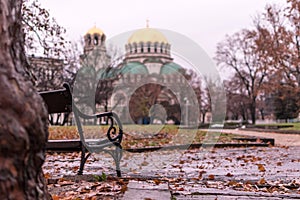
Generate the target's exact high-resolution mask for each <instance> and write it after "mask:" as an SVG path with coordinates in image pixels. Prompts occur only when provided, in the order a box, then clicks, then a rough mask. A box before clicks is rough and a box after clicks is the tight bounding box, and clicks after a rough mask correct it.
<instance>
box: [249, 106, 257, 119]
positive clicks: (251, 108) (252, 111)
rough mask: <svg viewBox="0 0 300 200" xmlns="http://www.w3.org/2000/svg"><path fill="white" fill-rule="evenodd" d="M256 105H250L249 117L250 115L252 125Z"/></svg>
mask: <svg viewBox="0 0 300 200" xmlns="http://www.w3.org/2000/svg"><path fill="white" fill-rule="evenodd" d="M255 104H256V103H252V104H251V105H250V115H251V120H252V124H255V123H256V106H255Z"/></svg>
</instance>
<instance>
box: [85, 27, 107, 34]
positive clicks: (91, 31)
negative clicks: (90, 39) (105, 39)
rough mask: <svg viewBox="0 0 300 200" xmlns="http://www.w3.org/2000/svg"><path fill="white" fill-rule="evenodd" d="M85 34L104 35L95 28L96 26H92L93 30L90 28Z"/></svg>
mask: <svg viewBox="0 0 300 200" xmlns="http://www.w3.org/2000/svg"><path fill="white" fill-rule="evenodd" d="M87 34H90V35H94V34H99V35H104V32H103V31H102V30H101V29H99V28H97V27H96V26H94V27H93V28H91V29H90V30H88V32H87V33H86V35H87Z"/></svg>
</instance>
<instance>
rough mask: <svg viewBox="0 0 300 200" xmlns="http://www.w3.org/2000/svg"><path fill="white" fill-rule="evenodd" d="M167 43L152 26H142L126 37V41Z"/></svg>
mask: <svg viewBox="0 0 300 200" xmlns="http://www.w3.org/2000/svg"><path fill="white" fill-rule="evenodd" d="M134 42H135V43H140V42H144V43H147V42H151V43H155V42H158V43H168V40H167V38H166V37H165V36H164V35H163V34H162V33H161V32H159V31H158V30H156V29H154V28H148V27H147V28H143V29H139V30H137V31H136V32H134V33H133V34H132V35H131V36H130V37H129V39H128V43H131V44H132V43H134Z"/></svg>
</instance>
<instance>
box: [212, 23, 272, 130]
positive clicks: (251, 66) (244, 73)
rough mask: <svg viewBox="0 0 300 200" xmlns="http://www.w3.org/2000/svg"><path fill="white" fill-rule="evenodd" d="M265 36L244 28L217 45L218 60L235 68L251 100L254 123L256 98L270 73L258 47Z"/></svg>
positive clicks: (235, 74) (253, 121) (220, 63)
mask: <svg viewBox="0 0 300 200" xmlns="http://www.w3.org/2000/svg"><path fill="white" fill-rule="evenodd" d="M263 39H264V38H263V36H262V35H261V34H259V33H257V32H256V31H255V30H246V29H244V30H242V31H240V32H238V33H236V34H234V35H232V36H227V37H226V39H225V41H223V42H221V43H219V44H218V46H217V52H216V57H215V59H216V61H217V63H218V65H219V66H221V67H226V68H231V69H233V70H234V76H236V77H238V79H239V83H240V84H241V87H243V90H244V91H245V95H247V97H248V98H249V100H250V104H249V106H250V108H249V109H250V114H251V120H252V123H253V124H255V121H256V100H257V96H258V95H259V94H260V92H262V88H263V83H264V81H265V80H266V77H267V73H268V65H266V64H265V62H264V60H262V59H261V58H262V57H263V56H262V55H261V54H260V53H259V51H258V48H257V42H258V41H261V40H263Z"/></svg>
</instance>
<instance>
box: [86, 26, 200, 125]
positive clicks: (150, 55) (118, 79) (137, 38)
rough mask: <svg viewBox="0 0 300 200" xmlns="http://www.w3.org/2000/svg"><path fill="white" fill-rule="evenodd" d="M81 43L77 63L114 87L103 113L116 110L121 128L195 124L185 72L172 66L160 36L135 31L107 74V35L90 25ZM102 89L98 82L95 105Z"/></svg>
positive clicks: (156, 32)
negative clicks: (126, 125)
mask: <svg viewBox="0 0 300 200" xmlns="http://www.w3.org/2000/svg"><path fill="white" fill-rule="evenodd" d="M84 42H85V44H84V54H83V55H82V56H81V65H85V66H86V65H88V66H93V67H94V69H95V73H96V74H97V77H98V80H99V83H103V82H105V84H106V85H105V86H107V85H110V86H112V87H111V88H109V89H108V90H109V91H110V92H111V93H110V94H109V95H107V99H105V101H106V103H107V104H106V108H105V110H106V111H107V110H113V111H114V112H116V113H117V114H118V115H119V116H120V118H121V120H122V122H123V123H125V124H126V123H128V124H132V123H135V124H149V123H174V124H191V123H192V124H196V123H197V117H196V116H194V115H193V113H194V112H191V111H195V109H199V108H193V105H194V104H193V102H192V101H190V102H188V99H193V98H192V97H191V95H190V94H189V93H188V92H187V91H188V89H189V85H188V84H189V83H188V82H187V80H186V78H185V76H184V74H185V72H186V71H185V69H184V68H183V67H181V66H180V65H178V64H176V63H175V62H174V59H173V58H172V56H171V44H170V43H169V42H168V39H167V38H166V36H165V35H164V34H163V33H162V32H160V31H159V30H157V29H154V28H150V27H149V26H148V25H147V27H146V28H142V29H139V30H137V31H135V32H134V33H133V34H132V35H131V36H130V37H129V38H128V40H127V43H126V44H125V46H124V49H125V51H124V55H123V56H122V59H121V62H118V64H117V66H114V67H113V69H111V70H109V71H108V70H107V69H108V68H109V66H110V64H111V63H113V62H114V61H113V60H112V58H111V57H110V55H108V52H107V47H106V35H105V33H104V32H103V31H102V30H101V29H99V28H97V27H93V28H91V29H90V30H88V31H87V33H86V34H85V35H84ZM101 90H102V91H101ZM103 90H104V91H105V87H104V86H103V84H102V85H101V86H100V87H99V91H100V92H99V94H98V95H96V103H97V96H99V98H98V99H101V98H103V97H104V96H105V95H106V94H104V92H103ZM194 101H195V100H194ZM101 102H102V103H101ZM101 104H102V105H103V101H100V100H99V101H98V105H97V110H98V111H105V110H103V109H102V110H101V108H102V106H101ZM195 105H198V104H197V103H196V104H195Z"/></svg>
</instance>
